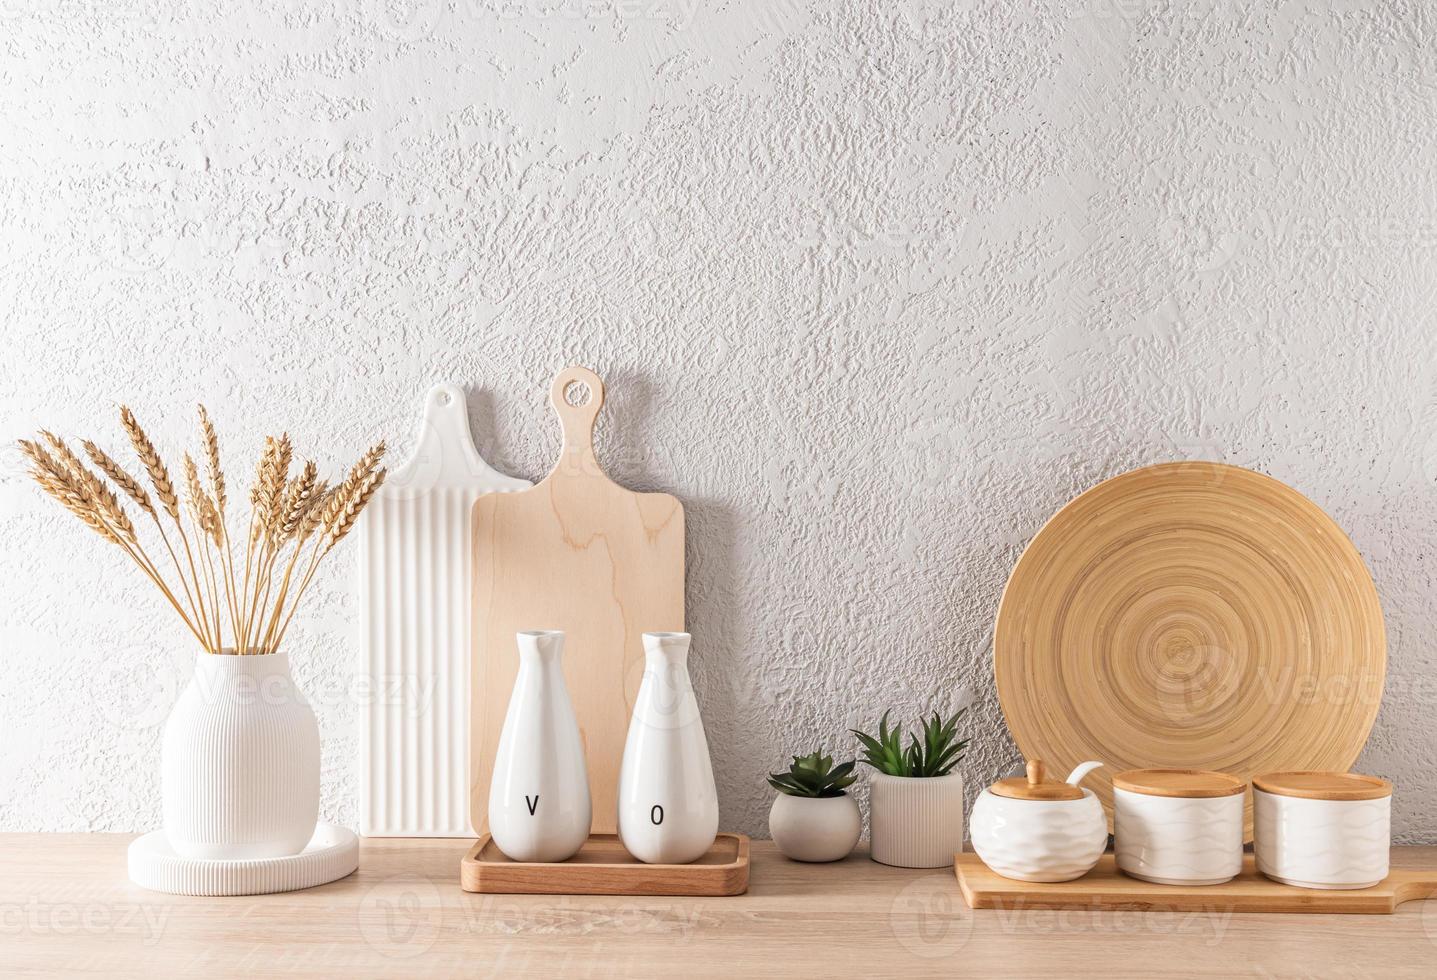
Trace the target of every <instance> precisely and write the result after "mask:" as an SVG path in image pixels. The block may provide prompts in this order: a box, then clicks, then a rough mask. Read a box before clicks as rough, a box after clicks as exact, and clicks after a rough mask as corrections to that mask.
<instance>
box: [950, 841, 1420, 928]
mask: <svg viewBox="0 0 1437 980" xmlns="http://www.w3.org/2000/svg"><path fill="white" fill-rule="evenodd" d="M953 866H954V870H955V871H956V872H957V874H958V887H959V888H961V889H962V891H963V899H964V901H966V902H967V903H968V907H969V908H973V909H1004V910H1014V909H1070V908H1083V909H1115V910H1116V909H1123V910H1138V911H1154V912H1213V911H1219V912H1342V913H1359V914H1363V913H1365V914H1390V913H1392V912H1394V911H1396V909H1397V906H1399V905H1401V904H1402V903H1403V902H1410V901H1412V900H1413V899H1418V898H1427V897H1429V896H1431V895H1433V894H1437V868H1429V869H1426V870H1422V871H1415V870H1411V869H1403V868H1393V869H1392V871H1391V873H1390V874H1388V876H1387V878H1386V880H1384V881H1382V882H1380V883H1378V884H1376V885H1373V886H1372V887H1371V888H1359V889H1354V890H1330V891H1329V890H1320V889H1316V888H1297V887H1295V886H1293V885H1284V884H1281V883H1280V882H1276V881H1273V880H1272V879H1271V878H1266V877H1264V876H1262V875H1260V874H1258V872H1257V868H1256V867H1255V866H1254V864H1253V858H1252V855H1251V854H1248V855H1246V856H1244V857H1243V862H1242V874H1240V875H1238V876H1237V877H1236V878H1234V879H1233V880H1232V881H1229V882H1227V883H1225V884H1222V885H1193V886H1188V887H1185V886H1182V885H1157V884H1153V883H1152V882H1148V881H1140V880H1138V879H1137V878H1129V877H1128V876H1127V875H1125V874H1123V873H1122V872H1120V871H1119V870H1118V869H1117V867H1116V865H1115V864H1114V863H1113V855H1111V854H1104V855H1103V856H1102V858H1100V859H1099V860H1098V866H1097V867H1096V868H1094V869H1093V870H1092V871H1089V872H1088V873H1087V874H1086V875H1084V876H1083V877H1081V878H1078V879H1077V880H1075V881H1060V882H1057V883H1054V884H1040V883H1037V882H1031V881H1015V880H1013V879H1012V878H1004V877H1003V876H1002V875H999V874H996V873H995V872H993V871H992V870H990V869H989V868H988V866H987V865H985V864H984V863H983V862H982V861H981V860H980V859H979V857H978V855H976V854H959V855H957V857H956V858H955V859H954V862H953Z"/></svg>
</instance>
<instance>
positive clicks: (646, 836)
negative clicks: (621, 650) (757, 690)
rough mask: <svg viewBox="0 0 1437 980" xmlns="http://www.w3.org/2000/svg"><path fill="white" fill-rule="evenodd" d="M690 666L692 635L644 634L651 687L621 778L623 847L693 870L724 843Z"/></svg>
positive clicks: (646, 684) (642, 691)
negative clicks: (692, 864) (692, 866)
mask: <svg viewBox="0 0 1437 980" xmlns="http://www.w3.org/2000/svg"><path fill="white" fill-rule="evenodd" d="M688 660H689V634H687V633H645V634H644V680H643V683H642V684H641V685H640V686H639V698H638V701H637V702H636V703H635V705H634V717H633V719H632V720H631V721H630V722H629V736H628V739H627V740H626V741H625V743H624V761H623V766H622V767H621V769H620V771H619V839H620V840H622V841H623V842H624V847H626V848H627V849H628V851H629V853H630V854H632V855H633V856H634V857H636V858H638V859H639V860H640V861H643V862H645V863H647V864H687V863H688V862H690V861H693V860H696V859H697V858H699V857H701V856H702V855H703V854H704V852H705V851H707V850H708V849H709V847H710V846H711V845H712V844H713V842H714V838H715V837H716V836H717V835H718V791H717V789H716V788H715V786H714V773H713V765H712V763H711V762H710V761H709V745H708V739H707V738H705V736H704V725H703V720H702V719H701V718H700V717H699V705H698V701H697V700H696V699H695V698H694V689H693V684H692V683H690V681H689V663H688Z"/></svg>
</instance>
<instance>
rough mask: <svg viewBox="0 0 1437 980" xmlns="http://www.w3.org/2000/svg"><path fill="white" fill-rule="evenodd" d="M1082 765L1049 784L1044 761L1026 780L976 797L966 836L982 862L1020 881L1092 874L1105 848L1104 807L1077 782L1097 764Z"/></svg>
mask: <svg viewBox="0 0 1437 980" xmlns="http://www.w3.org/2000/svg"><path fill="white" fill-rule="evenodd" d="M1101 765H1102V763H1101V762H1084V763H1083V764H1082V765H1080V766H1078V767H1077V768H1076V769H1074V770H1073V772H1072V774H1071V775H1069V776H1068V781H1067V782H1065V783H1058V782H1048V781H1047V780H1046V779H1045V775H1046V774H1045V772H1044V766H1043V763H1042V762H1041V761H1040V760H1038V759H1034V760H1033V761H1032V762H1029V763H1028V775H1027V777H1026V778H1024V777H1022V776H1017V777H1014V778H1012V779H1003V780H999V781H998V782H996V783H994V784H993V786H992V787H991V788H989V789H985V790H984V791H983V792H982V793H980V794H979V795H978V799H977V801H976V802H975V803H974V804H973V816H972V819H971V820H970V821H969V823H968V833H969V836H970V837H971V838H972V840H973V850H975V851H977V852H978V856H979V857H980V858H982V859H983V863H984V864H986V865H988V867H990V868H992V869H993V870H994V871H995V872H997V873H998V874H1000V875H1002V876H1003V877H1005V878H1016V879H1018V880H1019V881H1071V880H1072V879H1074V878H1081V877H1082V876H1083V875H1085V874H1087V873H1088V872H1089V871H1091V870H1092V868H1093V865H1095V864H1097V863H1098V858H1100V857H1102V854H1103V849H1104V848H1105V847H1107V844H1108V823H1107V819H1106V817H1104V816H1103V805H1102V804H1101V803H1100V802H1098V798H1097V797H1096V796H1094V795H1093V792H1092V790H1086V789H1082V788H1080V787H1079V786H1078V783H1079V782H1081V781H1082V779H1083V777H1084V776H1086V775H1087V774H1088V773H1090V772H1092V771H1093V770H1094V769H1097V768H1098V767H1099V766H1101Z"/></svg>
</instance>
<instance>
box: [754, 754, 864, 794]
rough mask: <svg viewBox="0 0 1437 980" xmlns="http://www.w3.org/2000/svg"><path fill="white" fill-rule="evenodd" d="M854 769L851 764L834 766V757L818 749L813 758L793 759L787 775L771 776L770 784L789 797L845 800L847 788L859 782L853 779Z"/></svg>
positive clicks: (845, 763)
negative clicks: (835, 797) (842, 798)
mask: <svg viewBox="0 0 1437 980" xmlns="http://www.w3.org/2000/svg"><path fill="white" fill-rule="evenodd" d="M855 765H856V763H855V762H851V761H850V762H840V763H839V764H838V765H836V766H835V765H834V764H833V756H831V755H824V754H823V750H822V749H819V750H818V751H817V752H814V753H812V754H811V755H802V756H799V755H796V756H794V757H793V763H792V764H791V765H790V766H789V767H788V772H773V773H769V775H768V784H769V785H770V786H772V787H773V788H774V789H776V790H778V791H779V792H780V793H787V794H788V795H789V796H809V797H815V798H826V797H833V796H843V795H844V792H843V791H844V789H845V787H848V786H851V785H852V784H853V781H854V780H855V779H857V778H858V777H857V776H855V775H853V767H854V766H855Z"/></svg>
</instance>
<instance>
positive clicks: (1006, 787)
mask: <svg viewBox="0 0 1437 980" xmlns="http://www.w3.org/2000/svg"><path fill="white" fill-rule="evenodd" d="M1047 776H1048V770H1047V767H1046V766H1044V765H1043V760H1042V759H1034V760H1033V761H1032V762H1030V763H1028V775H1026V776H1014V777H1012V778H1011V779H1000V780H998V781H997V782H996V783H994V784H993V785H992V786H991V787H990V788H989V792H991V793H992V794H993V795H994V796H1004V797H1007V798H1008V799H1010V800H1042V801H1046V802H1049V803H1051V802H1055V801H1059V800H1081V799H1082V798H1083V791H1082V789H1080V788H1079V787H1077V786H1074V785H1072V784H1071V783H1059V782H1050V781H1049V780H1048V778H1047Z"/></svg>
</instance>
